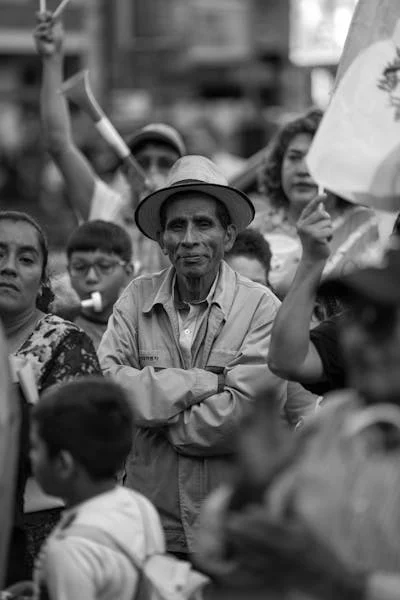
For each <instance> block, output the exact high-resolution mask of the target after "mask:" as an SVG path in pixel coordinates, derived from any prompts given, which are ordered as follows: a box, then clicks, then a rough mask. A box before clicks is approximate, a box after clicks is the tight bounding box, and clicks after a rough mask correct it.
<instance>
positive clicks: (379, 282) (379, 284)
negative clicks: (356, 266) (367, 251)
mask: <svg viewBox="0 0 400 600" xmlns="http://www.w3.org/2000/svg"><path fill="white" fill-rule="evenodd" d="M319 292H320V293H321V294H324V295H335V296H338V297H340V298H342V299H343V300H344V301H345V302H348V303H351V300H352V298H354V297H356V296H359V297H362V298H365V299H366V300H369V301H370V302H373V303H374V304H381V305H386V306H393V305H396V304H398V305H400V280H399V279H398V278H394V277H393V273H392V272H390V271H389V270H388V269H385V268H383V269H379V268H375V267H368V268H365V269H360V270H357V271H354V272H352V273H349V274H348V275H344V276H343V277H340V278H332V279H327V280H326V281H325V282H324V283H323V284H321V286H320V288H319Z"/></svg>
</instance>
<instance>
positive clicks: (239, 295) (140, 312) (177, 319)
mask: <svg viewBox="0 0 400 600" xmlns="http://www.w3.org/2000/svg"><path fill="white" fill-rule="evenodd" d="M253 216H254V208H253V206H252V204H251V202H250V200H249V199H248V198H247V196H246V195H245V194H244V193H242V192H241V191H239V190H236V189H234V188H231V187H229V186H228V184H227V181H226V180H225V178H224V177H223V176H222V175H221V174H220V173H219V171H218V170H217V168H216V166H215V165H214V164H213V163H212V162H211V161H210V160H208V159H207V158H204V157H202V156H185V157H183V158H181V159H179V160H178V161H177V162H176V163H175V165H174V167H173V168H172V169H171V171H170V174H169V178H168V182H167V186H166V187H164V188H162V189H160V190H158V191H156V192H153V193H152V194H150V195H149V196H147V197H146V198H144V200H143V201H142V202H141V204H140V205H139V207H138V208H137V210H136V215H135V218H136V223H137V225H138V227H139V229H140V230H141V231H142V232H143V233H144V235H146V236H147V237H149V238H151V239H153V240H157V242H158V243H159V245H160V247H161V249H162V251H163V252H164V253H165V254H166V255H168V256H169V258H170V260H171V263H172V267H170V268H169V269H167V270H165V271H162V272H160V273H156V274H153V275H149V276H143V277H140V278H138V279H136V280H134V281H133V282H132V283H131V284H130V285H129V286H128V287H127V288H126V290H125V291H124V292H123V293H122V296H121V297H120V299H119V300H118V302H117V303H116V305H115V306H114V312H113V315H112V316H111V318H110V321H109V324H108V328H107V331H106V333H105V334H104V337H103V340H102V342H101V345H100V348H99V355H100V360H101V363H102V367H103V369H104V372H105V373H106V374H108V375H111V376H112V377H114V379H115V380H116V381H117V382H118V383H120V384H121V385H122V386H123V387H124V388H125V390H126V391H127V392H128V394H129V397H130V400H131V404H132V407H133V410H134V414H135V418H136V422H137V424H138V425H139V426H140V429H138V433H137V434H136V436H135V439H134V444H133V449H132V452H131V455H130V457H129V459H128V462H127V465H126V469H127V479H126V483H127V485H128V486H131V487H133V488H135V489H136V490H138V491H140V492H142V493H143V494H145V495H146V496H147V497H148V498H149V499H150V500H151V501H152V502H153V503H154V504H155V505H156V507H157V508H158V510H159V512H160V515H161V518H162V522H163V526H164V529H165V532H166V538H167V545H168V550H169V551H171V552H174V553H175V554H177V555H185V554H186V553H187V552H190V551H191V549H192V548H193V539H194V530H195V528H196V523H197V519H198V514H199V509H200V505H201V503H202V501H203V500H204V498H205V497H206V496H207V494H208V493H209V492H210V490H212V489H213V488H215V486H216V485H217V484H219V483H220V482H221V481H224V480H225V479H226V478H227V476H228V472H229V465H230V461H231V458H232V454H233V452H234V449H235V448H234V432H235V430H236V429H237V427H238V424H239V423H240V421H241V418H242V416H243V415H244V414H245V413H246V411H247V410H248V409H249V408H250V407H251V404H252V400H253V398H254V397H255V396H256V395H257V394H258V393H259V392H260V391H263V390H266V389H269V390H271V389H272V394H270V397H271V398H273V400H271V401H272V402H276V410H277V411H279V410H280V408H281V406H282V404H283V403H284V401H285V397H286V384H285V383H284V382H283V381H282V380H280V379H279V378H277V377H276V376H274V375H273V374H272V373H271V372H270V371H269V370H268V367H267V364H266V363H267V354H268V347H269V338H270V332H271V326H272V322H273V319H274V317H275V315H276V312H277V309H278V305H279V301H278V300H277V299H276V297H275V296H274V295H273V293H272V292H271V291H270V290H268V289H267V288H266V287H264V286H261V285H259V284H257V283H253V282H251V281H250V280H248V279H246V278H242V277H241V276H239V275H238V274H237V273H235V272H234V271H233V270H232V269H231V268H230V267H229V266H228V265H227V264H226V263H225V262H224V260H223V258H224V254H225V252H227V251H229V250H230V249H231V248H232V245H233V243H234V241H235V237H236V234H237V232H238V231H242V230H243V229H245V228H246V227H247V226H248V225H249V223H250V222H251V221H252V219H253Z"/></svg>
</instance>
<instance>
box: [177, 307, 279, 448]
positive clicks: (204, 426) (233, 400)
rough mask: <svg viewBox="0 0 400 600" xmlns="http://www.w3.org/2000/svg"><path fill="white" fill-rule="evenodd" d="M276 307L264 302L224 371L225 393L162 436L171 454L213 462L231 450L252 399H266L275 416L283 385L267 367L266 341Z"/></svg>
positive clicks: (192, 410) (186, 414)
mask: <svg viewBox="0 0 400 600" xmlns="http://www.w3.org/2000/svg"><path fill="white" fill-rule="evenodd" d="M276 311H277V306H276V305H275V303H274V304H272V303H271V301H270V299H269V298H268V297H267V296H263V297H262V299H261V300H260V303H259V305H258V307H257V310H256V311H255V313H254V316H253V319H252V320H251V322H250V325H249V329H248V333H247V335H246V338H245V340H244V342H243V345H242V348H241V349H240V352H239V353H238V355H237V356H236V357H235V358H234V359H233V360H232V361H231V362H230V363H229V364H228V365H226V367H225V369H224V375H225V389H224V391H223V392H222V393H219V394H214V395H213V396H209V397H208V398H207V399H205V400H204V401H202V402H200V403H199V404H196V405H195V406H192V407H190V408H189V409H187V410H185V411H184V412H182V413H180V414H179V416H178V418H177V421H176V422H175V423H174V424H172V425H171V426H170V427H169V428H168V429H167V430H166V432H165V434H166V436H167V438H168V440H169V441H170V443H171V444H172V445H173V446H174V448H175V449H176V450H177V451H178V452H180V453H182V454H186V455H189V456H199V457H201V456H204V457H205V456H217V455H224V454H231V453H232V452H233V451H234V450H235V441H236V437H235V433H236V431H237V428H238V425H239V423H240V421H241V420H242V418H243V416H244V415H245V414H246V413H247V412H248V410H249V409H250V407H251V405H252V403H253V400H255V398H256V396H258V395H260V394H263V393H265V394H266V397H267V392H268V398H272V400H269V401H273V402H275V403H276V410H277V412H278V413H279V412H280V411H281V409H282V407H283V404H284V403H285V401H286V387H287V385H286V382H285V381H283V380H282V379H279V378H278V377H276V376H275V375H273V374H272V373H271V371H270V370H269V369H268V367H267V355H268V348H269V340H270V335H271V328H272V322H273V319H274V316H275V314H276Z"/></svg>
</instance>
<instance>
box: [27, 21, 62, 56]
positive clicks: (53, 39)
mask: <svg viewBox="0 0 400 600" xmlns="http://www.w3.org/2000/svg"><path fill="white" fill-rule="evenodd" d="M36 19H37V24H36V27H35V30H34V32H33V37H34V40H35V45H36V50H37V52H38V54H40V56H42V57H51V56H56V55H60V54H61V52H62V47H63V41H64V31H63V27H62V24H61V21H60V20H58V19H54V18H53V16H52V14H51V12H48V11H47V12H45V13H37V15H36Z"/></svg>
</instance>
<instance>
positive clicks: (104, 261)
mask: <svg viewBox="0 0 400 600" xmlns="http://www.w3.org/2000/svg"><path fill="white" fill-rule="evenodd" d="M127 268H128V270H127ZM68 270H69V276H70V279H71V285H72V287H73V288H74V290H75V291H76V293H77V294H78V296H79V298H80V299H81V300H85V299H87V298H90V296H91V294H93V292H100V294H101V298H102V305H103V310H104V311H105V312H108V311H109V309H111V308H112V306H113V305H114V303H115V302H116V301H117V299H118V296H119V295H120V293H121V291H122V290H123V288H124V287H125V286H126V285H127V284H128V282H129V279H130V276H131V274H130V271H129V265H127V263H126V262H124V261H123V260H121V258H120V257H119V256H117V255H116V254H110V253H108V252H103V251H102V250H94V251H87V250H86V251H78V250H76V251H74V252H72V254H71V257H70V259H69V263H68ZM90 312H91V311H90Z"/></svg>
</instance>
